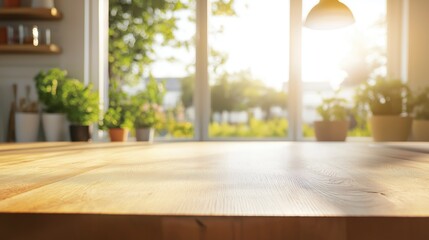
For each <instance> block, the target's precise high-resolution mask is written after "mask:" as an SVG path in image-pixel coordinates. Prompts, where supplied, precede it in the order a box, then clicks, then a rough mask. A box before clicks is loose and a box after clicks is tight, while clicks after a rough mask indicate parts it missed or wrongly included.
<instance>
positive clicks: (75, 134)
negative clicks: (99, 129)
mask: <svg viewBox="0 0 429 240" xmlns="http://www.w3.org/2000/svg"><path fill="white" fill-rule="evenodd" d="M91 130H92V129H91V127H90V126H81V125H70V140H71V141H72V142H89V141H90V140H91V137H92V134H91V132H92V131H91Z"/></svg>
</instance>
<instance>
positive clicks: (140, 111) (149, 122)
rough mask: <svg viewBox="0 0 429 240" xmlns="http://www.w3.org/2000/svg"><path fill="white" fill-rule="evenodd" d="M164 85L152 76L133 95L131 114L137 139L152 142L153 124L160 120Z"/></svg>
mask: <svg viewBox="0 0 429 240" xmlns="http://www.w3.org/2000/svg"><path fill="white" fill-rule="evenodd" d="M164 95H165V87H164V84H163V83H158V82H157V81H156V80H155V79H154V78H150V79H149V81H148V82H147V83H146V88H145V90H144V91H142V92H140V93H138V94H137V95H136V96H134V97H133V99H132V102H133V107H134V109H133V115H134V116H135V122H134V125H135V128H136V139H137V141H148V142H153V138H154V132H155V130H154V126H155V125H156V124H158V123H159V122H160V120H161V116H160V115H161V113H162V107H161V104H162V102H163V100H164Z"/></svg>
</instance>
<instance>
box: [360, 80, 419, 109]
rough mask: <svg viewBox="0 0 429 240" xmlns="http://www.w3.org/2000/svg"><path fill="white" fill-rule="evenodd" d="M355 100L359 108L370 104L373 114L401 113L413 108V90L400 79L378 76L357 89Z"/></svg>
mask: <svg viewBox="0 0 429 240" xmlns="http://www.w3.org/2000/svg"><path fill="white" fill-rule="evenodd" d="M355 101H356V107H357V108H360V109H361V110H362V109H365V108H366V106H368V107H369V110H370V111H371V112H372V114H373V115H401V114H403V113H410V112H411V111H412V109H413V104H412V102H413V100H412V94H411V91H410V89H409V87H408V86H407V85H406V84H405V83H402V82H401V81H400V80H389V79H385V78H378V79H376V80H375V81H374V82H368V83H365V84H363V85H362V86H361V87H360V88H358V89H357V91H356V95H355Z"/></svg>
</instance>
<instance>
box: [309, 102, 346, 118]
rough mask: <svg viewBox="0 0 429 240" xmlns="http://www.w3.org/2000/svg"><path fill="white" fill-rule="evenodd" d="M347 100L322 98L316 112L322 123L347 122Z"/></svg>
mask: <svg viewBox="0 0 429 240" xmlns="http://www.w3.org/2000/svg"><path fill="white" fill-rule="evenodd" d="M346 105H347V100H346V99H344V98H338V97H332V98H324V99H323V100H322V103H321V104H320V105H319V106H317V108H316V111H317V113H318V114H319V115H320V116H321V117H322V119H323V121H344V120H347V115H348V109H347V106H346Z"/></svg>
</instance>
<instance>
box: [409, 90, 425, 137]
mask: <svg viewBox="0 0 429 240" xmlns="http://www.w3.org/2000/svg"><path fill="white" fill-rule="evenodd" d="M414 110H415V119H414V121H413V130H412V131H413V140H416V141H429V87H427V88H425V89H424V90H422V91H421V92H420V93H419V94H418V95H417V97H416V99H415V109H414Z"/></svg>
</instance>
